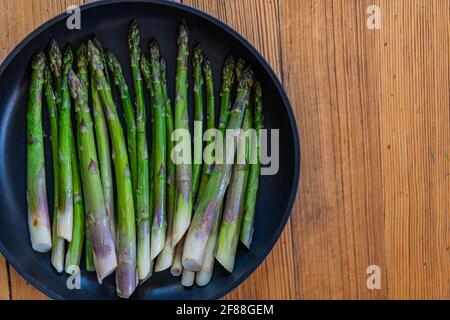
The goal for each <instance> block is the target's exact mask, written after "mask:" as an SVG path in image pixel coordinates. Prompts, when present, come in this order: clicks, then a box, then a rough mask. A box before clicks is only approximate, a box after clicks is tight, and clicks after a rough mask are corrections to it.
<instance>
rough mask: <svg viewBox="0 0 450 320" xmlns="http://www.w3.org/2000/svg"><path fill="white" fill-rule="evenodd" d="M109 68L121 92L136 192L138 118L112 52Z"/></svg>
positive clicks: (108, 54)
mask: <svg viewBox="0 0 450 320" xmlns="http://www.w3.org/2000/svg"><path fill="white" fill-rule="evenodd" d="M107 58H108V67H109V70H110V71H111V73H112V75H113V79H114V83H115V85H116V87H117V89H118V90H119V93H120V100H121V102H122V107H123V113H124V118H125V129H126V131H127V146H128V159H129V162H130V168H131V182H132V185H133V190H136V184H137V177H138V174H137V172H138V165H137V146H136V143H137V142H136V118H135V114H134V109H133V104H132V102H131V97H130V91H129V88H128V85H127V83H126V81H125V78H124V76H123V72H122V67H121V66H120V63H119V61H118V59H117V57H116V56H115V55H114V54H113V53H112V52H110V51H108V52H107Z"/></svg>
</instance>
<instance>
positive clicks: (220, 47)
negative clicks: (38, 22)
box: [0, 0, 300, 299]
mask: <svg viewBox="0 0 450 320" xmlns="http://www.w3.org/2000/svg"><path fill="white" fill-rule="evenodd" d="M81 8H82V11H81V27H82V29H81V30H68V29H67V28H66V18H67V17H68V15H67V14H62V15H60V16H58V17H56V18H54V19H52V20H50V21H49V22H47V23H45V24H44V25H42V26H41V27H39V28H38V29H37V30H36V31H34V32H33V33H32V34H30V35H29V36H28V37H27V38H26V39H25V40H24V41H22V42H21V43H20V44H19V45H18V46H17V47H16V48H15V49H14V50H13V52H12V53H11V54H10V55H9V56H8V57H7V58H6V60H5V61H4V62H3V64H2V65H1V66H0V91H1V94H0V251H1V253H2V254H3V255H4V256H5V257H6V259H7V260H8V262H9V263H10V264H12V266H13V267H14V268H15V269H16V270H17V271H18V272H19V273H20V274H21V275H22V276H23V277H24V278H25V279H26V280H27V281H28V282H30V283H31V284H33V285H34V286H35V287H37V288H38V289H39V290H41V291H42V292H44V293H45V294H47V295H48V296H50V297H51V298H55V299H115V298H116V290H115V285H114V280H113V277H109V278H108V279H107V280H106V281H105V282H104V284H103V285H101V286H100V285H98V284H97V281H96V277H95V275H94V274H93V273H86V272H83V273H82V281H81V290H69V289H67V286H66V280H67V275H65V274H61V275H59V274H57V273H56V272H55V271H54V270H53V269H52V267H51V264H50V254H40V253H36V252H34V251H32V249H31V244H30V239H29V233H28V226H27V214H26V213H27V208H26V207H27V204H26V119H25V114H26V105H27V86H28V83H29V79H28V78H29V71H30V61H31V57H32V55H33V54H34V53H35V52H36V51H38V50H42V49H45V48H46V46H47V44H48V42H49V40H50V39H51V38H55V39H56V40H57V41H58V42H59V44H60V45H61V46H62V45H64V44H66V43H67V42H70V43H71V44H72V45H73V46H74V47H77V46H78V45H79V44H80V42H81V41H84V40H86V39H87V38H89V37H90V36H92V35H94V34H95V35H96V36H97V37H98V38H99V39H100V40H101V41H102V42H103V44H104V45H105V47H107V48H109V49H111V50H112V51H113V52H114V53H116V54H117V55H118V57H119V59H120V61H121V64H122V66H124V72H125V76H126V79H127V81H128V83H131V79H130V70H129V68H128V67H126V66H128V65H129V60H128V49H127V31H128V27H129V24H130V21H131V19H132V18H136V19H137V20H138V22H139V24H140V28H141V32H142V36H143V37H142V43H143V44H144V45H145V46H143V50H145V51H144V52H147V50H148V48H147V44H148V41H149V40H150V38H151V37H153V36H154V37H156V39H157V40H158V41H159V44H160V47H161V51H162V54H163V55H164V56H165V57H166V60H167V62H168V76H169V78H168V79H169V80H170V81H169V82H170V83H169V85H170V88H169V91H170V94H171V96H172V97H173V92H174V76H175V61H176V52H177V50H176V49H177V48H176V31H177V27H178V24H179V22H180V20H181V19H183V18H184V19H186V20H187V22H188V24H189V27H190V30H191V46H192V45H193V43H194V42H195V41H199V42H200V43H201V45H202V47H203V49H204V51H205V54H206V55H207V56H208V57H209V59H210V60H211V62H212V66H213V72H214V80H215V86H216V100H217V101H219V100H218V89H219V87H220V74H221V68H222V63H223V61H224V58H225V56H226V55H227V54H228V53H230V52H234V53H236V54H237V55H239V56H242V57H244V58H245V59H246V60H247V61H248V62H250V63H251V64H252V65H253V67H254V70H255V74H256V76H257V77H258V79H259V80H260V81H261V83H262V86H263V92H264V116H265V126H266V128H268V129H275V128H276V129H280V132H279V134H280V166H279V171H278V174H276V175H273V176H263V177H262V178H261V184H260V191H259V196H258V202H257V206H256V223H255V233H254V237H253V243H252V248H251V250H249V251H248V250H246V249H244V248H243V246H240V247H239V249H238V255H237V259H236V265H235V269H234V272H233V274H228V273H227V272H226V271H225V270H224V269H222V268H221V267H220V266H219V265H218V264H217V263H216V268H215V273H214V276H213V279H212V281H211V283H210V284H209V285H208V286H206V287H204V288H199V287H196V286H195V285H194V287H192V288H189V289H185V288H183V287H182V286H181V284H180V279H179V278H174V277H172V276H171V275H170V274H169V272H168V271H165V272H162V273H158V274H154V275H153V276H152V277H151V279H150V280H148V281H147V282H146V283H145V284H144V285H142V286H140V287H139V288H138V289H137V291H136V293H135V294H134V295H133V296H132V298H134V299H216V298H220V297H222V296H223V295H225V294H226V293H228V292H229V291H230V290H232V289H233V288H235V287H236V286H237V285H238V284H239V283H241V282H242V281H243V280H244V279H245V278H247V277H248V276H249V275H250V274H251V273H252V272H254V271H255V270H256V268H257V267H258V266H259V264H260V263H261V262H262V261H263V260H264V258H265V257H266V256H267V254H268V253H269V251H270V250H271V249H272V247H273V245H274V244H275V242H276V241H277V239H278V238H279V236H280V234H281V232H282V230H283V228H284V226H285V224H286V222H287V220H288V218H289V215H290V212H291V209H292V206H293V203H294V200H295V195H296V191H297V185H298V180H299V173H300V146H299V137H298V133H297V127H296V124H295V119H294V116H293V113H292V109H291V106H290V104H289V101H288V98H287V96H286V93H285V92H284V90H283V88H282V86H281V84H280V82H279V81H278V80H277V78H276V76H275V74H274V72H273V71H272V69H271V68H270V67H269V65H268V64H267V62H266V61H265V60H264V59H263V58H262V57H261V55H260V54H259V53H258V52H257V51H256V50H255V49H254V48H253V47H252V46H251V45H250V44H249V43H248V42H247V41H246V40H245V39H243V38H242V37H241V36H240V35H239V34H237V33H236V32H235V31H233V30H232V29H230V28H229V27H228V26H226V25H225V24H223V23H221V22H220V21H218V20H217V19H215V18H213V17H211V16H209V15H206V14H204V13H202V12H200V11H198V10H195V9H193V8H190V7H187V6H184V5H180V4H177V3H172V2H163V1H159V0H147V1H142V0H141V1H134V0H133V1H101V2H98V3H92V4H88V5H84V6H82V7H81ZM191 88H192V84H191ZM190 104H191V106H190V109H191V110H190V111H191V114H192V109H193V107H192V99H191V100H190ZM44 119H45V121H44V127H45V130H46V132H49V126H48V119H47V117H46V113H44ZM45 142H46V163H47V168H48V169H47V175H48V176H47V181H50V182H51V181H53V179H52V177H51V172H52V170H51V169H50V168H51V167H49V166H51V149H50V142H49V140H48V136H47V137H46V139H45ZM47 185H48V189H49V190H48V195H49V204H52V203H53V200H52V198H51V197H52V195H53V190H52V183H48V184H47ZM50 212H52V210H51V208H50Z"/></svg>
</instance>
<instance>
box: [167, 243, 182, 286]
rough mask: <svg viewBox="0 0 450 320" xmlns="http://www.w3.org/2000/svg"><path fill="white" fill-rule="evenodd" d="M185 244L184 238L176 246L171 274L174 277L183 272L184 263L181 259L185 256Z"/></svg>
mask: <svg viewBox="0 0 450 320" xmlns="http://www.w3.org/2000/svg"><path fill="white" fill-rule="evenodd" d="M183 246H184V239H183V240H181V241H180V242H178V244H177V245H176V247H175V256H174V257H173V262H172V267H171V268H170V274H172V275H173V276H174V277H179V276H181V273H182V272H183V265H182V263H181V259H182V257H183Z"/></svg>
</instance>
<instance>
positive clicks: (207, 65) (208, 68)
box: [203, 56, 212, 79]
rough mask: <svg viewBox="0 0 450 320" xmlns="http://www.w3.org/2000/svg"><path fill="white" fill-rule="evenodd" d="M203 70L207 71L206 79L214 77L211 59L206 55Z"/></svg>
mask: <svg viewBox="0 0 450 320" xmlns="http://www.w3.org/2000/svg"><path fill="white" fill-rule="evenodd" d="M203 72H204V73H205V79H210V78H212V70H211V61H209V59H208V58H207V57H206V56H205V58H204V61H203Z"/></svg>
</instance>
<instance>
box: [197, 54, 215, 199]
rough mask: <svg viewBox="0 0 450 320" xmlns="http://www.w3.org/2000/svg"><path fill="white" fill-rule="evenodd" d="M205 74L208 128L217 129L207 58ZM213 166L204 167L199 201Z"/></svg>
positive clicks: (212, 84) (204, 63) (212, 85)
mask: <svg viewBox="0 0 450 320" xmlns="http://www.w3.org/2000/svg"><path fill="white" fill-rule="evenodd" d="M203 72H204V75H205V82H206V128H207V129H208V130H209V129H214V128H215V115H214V112H215V110H214V109H215V105H214V82H213V78H212V70H211V62H210V61H209V60H208V58H206V57H205V60H204V62H203ZM212 167H213V166H212V165H211V164H206V163H205V165H204V166H203V172H202V178H201V182H200V189H199V192H198V195H199V196H197V199H199V197H200V196H201V195H202V194H203V192H204V191H205V187H206V184H207V183H208V180H209V177H210V175H211V170H212Z"/></svg>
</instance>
